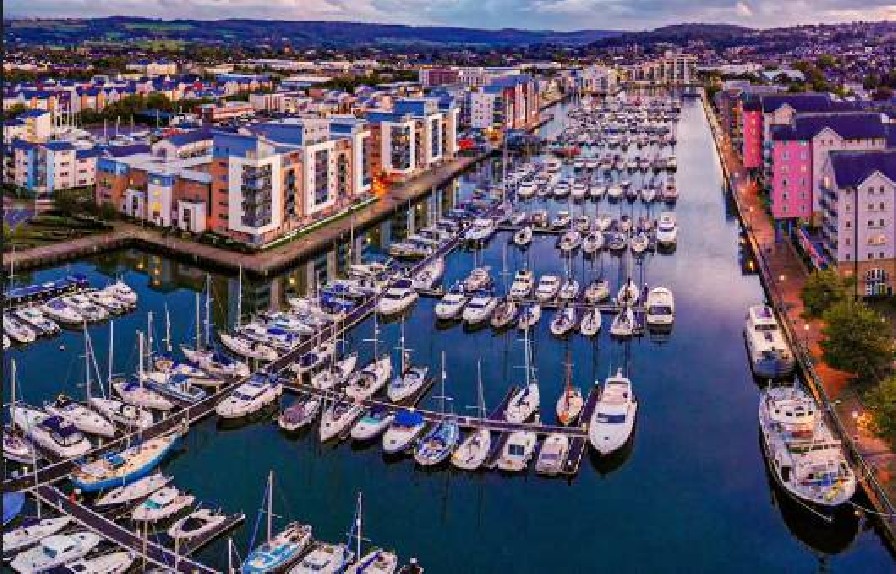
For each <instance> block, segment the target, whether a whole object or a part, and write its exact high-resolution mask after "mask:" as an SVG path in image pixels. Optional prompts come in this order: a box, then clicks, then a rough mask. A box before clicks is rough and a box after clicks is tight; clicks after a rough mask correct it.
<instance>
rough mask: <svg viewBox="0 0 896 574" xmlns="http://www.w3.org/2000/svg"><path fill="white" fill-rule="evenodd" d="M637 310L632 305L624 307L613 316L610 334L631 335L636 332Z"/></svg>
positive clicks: (618, 335)
mask: <svg viewBox="0 0 896 574" xmlns="http://www.w3.org/2000/svg"><path fill="white" fill-rule="evenodd" d="M635 327H636V324H635V312H634V311H633V310H632V308H631V307H628V306H626V307H623V308H622V309H620V311H619V313H617V314H616V316H615V317H613V322H612V323H611V324H610V334H611V335H613V336H614V337H620V338H624V337H631V336H632V335H634V334H635Z"/></svg>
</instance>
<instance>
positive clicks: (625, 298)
mask: <svg viewBox="0 0 896 574" xmlns="http://www.w3.org/2000/svg"><path fill="white" fill-rule="evenodd" d="M640 297H641V290H640V289H638V286H637V285H636V284H635V282H634V281H632V280H631V278H629V279H627V280H626V281H625V283H623V284H622V286H621V287H619V291H618V292H617V293H616V302H617V303H618V304H620V305H635V304H636V303H637V302H638V299H639V298H640Z"/></svg>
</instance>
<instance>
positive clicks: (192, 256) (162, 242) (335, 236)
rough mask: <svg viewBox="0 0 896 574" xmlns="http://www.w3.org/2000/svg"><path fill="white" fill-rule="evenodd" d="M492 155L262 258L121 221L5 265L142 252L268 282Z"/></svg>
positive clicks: (402, 186)
mask: <svg viewBox="0 0 896 574" xmlns="http://www.w3.org/2000/svg"><path fill="white" fill-rule="evenodd" d="M491 153H492V152H483V153H478V154H476V155H473V156H462V157H458V158H456V159H453V160H451V161H449V162H446V163H445V164H443V165H441V166H439V167H437V168H436V169H433V170H431V171H428V172H426V173H424V174H421V175H420V176H418V177H415V178H413V179H411V180H410V181H407V182H404V183H399V184H396V185H393V186H391V187H390V189H389V191H388V193H387V194H386V195H384V196H383V197H381V198H379V200H377V201H373V202H371V203H369V204H367V205H365V206H364V207H361V208H359V209H356V210H355V211H354V212H353V213H352V214H351V215H343V216H342V217H341V218H340V219H338V220H336V221H333V222H330V223H327V224H325V225H322V226H321V227H320V228H318V229H315V230H314V232H313V233H307V234H305V235H303V236H301V237H298V238H296V239H294V240H292V241H286V242H284V243H283V244H281V245H277V246H275V247H271V248H269V249H265V250H262V251H259V252H257V253H240V252H237V251H232V250H230V249H224V248H220V247H215V246H213V245H208V244H205V243H199V242H196V241H191V240H188V239H181V238H178V237H174V236H171V235H166V234H163V233H162V232H161V231H159V230H157V229H152V228H148V227H144V226H141V225H137V224H134V223H126V222H117V223H116V224H115V229H114V230H113V231H111V232H109V233H106V234H103V235H98V236H92V237H84V238H80V239H75V240H72V241H67V242H65V243H54V244H52V245H44V246H40V247H35V248H32V249H25V250H22V251H17V252H15V253H4V254H3V265H4V267H7V268H8V267H9V266H10V264H12V266H13V268H14V269H17V270H23V269H32V268H36V267H44V266H47V265H55V264H59V263H62V262H65V261H69V260H72V259H77V258H80V257H84V256H89V255H92V254H95V253H100V252H103V251H109V250H113V249H121V248H125V247H141V248H146V249H149V250H152V251H159V252H161V253H163V254H165V255H169V256H171V257H176V258H179V259H182V260H186V261H190V262H192V263H196V264H203V265H207V266H213V267H216V268H219V269H226V270H232V271H236V270H237V269H239V268H242V269H243V271H245V272H247V273H251V274H254V275H258V276H262V277H265V276H269V275H272V274H275V273H277V272H279V271H282V270H284V269H286V268H288V267H289V266H291V265H292V264H294V263H295V262H296V261H299V260H301V259H303V258H305V257H308V256H309V255H313V254H315V253H319V252H320V251H323V250H325V249H327V248H328V247H330V246H331V245H332V244H333V243H334V242H336V241H338V240H340V239H343V238H345V237H348V234H349V233H350V228H351V226H352V225H354V226H355V227H356V228H362V227H365V226H367V225H370V224H373V223H375V222H377V221H380V220H382V219H385V218H386V217H388V216H389V215H390V214H391V213H393V212H394V211H395V210H396V209H399V208H400V207H401V206H402V205H404V204H405V203H407V202H408V201H413V200H415V199H418V198H420V197H422V196H424V195H426V194H427V193H429V192H430V191H431V190H432V189H433V187H436V186H438V185H441V184H443V183H445V182H446V181H449V180H450V179H451V178H453V177H455V176H457V175H458V174H460V173H462V172H464V171H465V170H467V169H468V168H470V167H471V166H472V165H474V164H476V163H477V162H479V161H481V160H483V159H485V158H486V157H488V156H489V155H491Z"/></svg>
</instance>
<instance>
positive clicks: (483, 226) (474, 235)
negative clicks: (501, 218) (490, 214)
mask: <svg viewBox="0 0 896 574" xmlns="http://www.w3.org/2000/svg"><path fill="white" fill-rule="evenodd" d="M496 229H497V227H496V226H495V222H494V221H492V220H491V219H488V218H484V217H479V218H476V219H474V220H473V222H472V223H471V224H470V227H468V228H467V230H466V231H465V232H464V239H465V240H466V241H470V242H477V243H478V242H482V241H488V240H489V239H491V238H492V235H494V234H495V231H496Z"/></svg>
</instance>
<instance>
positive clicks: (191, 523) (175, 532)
mask: <svg viewBox="0 0 896 574" xmlns="http://www.w3.org/2000/svg"><path fill="white" fill-rule="evenodd" d="M228 518H230V517H229V516H228V515H226V514H224V513H223V512H220V511H217V510H212V509H210V508H200V509H198V510H195V511H193V512H191V513H190V514H188V515H186V516H184V517H183V518H180V519H178V520H177V521H176V522H175V523H174V524H172V525H171V526H170V527H169V528H168V536H170V537H171V538H172V539H173V540H177V541H179V542H189V541H190V540H192V539H194V538H197V537H199V536H203V535H205V534H208V533H209V532H213V531H214V530H215V529H217V528H218V527H220V526H221V525H222V524H224V523H225V522H227V519H228Z"/></svg>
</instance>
